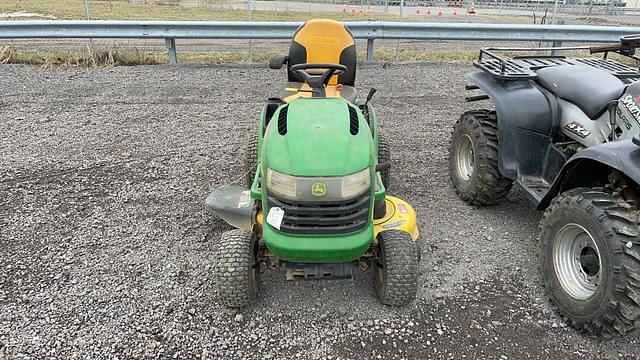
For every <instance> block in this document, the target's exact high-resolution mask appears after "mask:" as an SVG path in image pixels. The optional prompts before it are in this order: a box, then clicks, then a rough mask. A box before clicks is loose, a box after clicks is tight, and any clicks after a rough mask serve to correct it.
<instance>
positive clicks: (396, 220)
mask: <svg viewBox="0 0 640 360" xmlns="http://www.w3.org/2000/svg"><path fill="white" fill-rule="evenodd" d="M385 203H386V205H387V213H386V215H385V216H384V217H383V218H382V219H376V220H373V225H374V226H373V236H374V238H375V237H377V236H378V234H379V233H381V232H383V231H385V230H401V231H404V232H406V233H408V234H409V235H411V238H412V239H413V240H418V237H419V236H420V230H418V225H417V221H416V212H415V210H413V207H411V205H409V203H408V202H406V201H404V200H402V199H399V198H397V197H395V196H390V195H387V196H386V197H385Z"/></svg>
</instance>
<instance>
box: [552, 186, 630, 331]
mask: <svg viewBox="0 0 640 360" xmlns="http://www.w3.org/2000/svg"><path fill="white" fill-rule="evenodd" d="M574 230H577V231H574ZM639 233H640V229H639V226H638V210H637V209H636V208H635V207H633V206H632V205H630V204H629V203H627V202H626V201H625V200H624V199H623V198H622V197H621V196H620V195H618V194H616V193H612V192H610V191H608V190H606V189H604V188H592V189H588V188H580V189H573V190H570V191H567V192H565V193H562V194H560V195H559V196H557V197H556V198H555V199H554V200H553V201H552V202H551V204H550V205H549V207H548V208H547V210H546V211H545V213H544V216H543V217H542V220H541V222H540V243H539V246H540V272H541V274H542V277H543V279H544V283H545V285H546V291H547V295H548V296H549V298H550V300H551V301H552V303H553V304H554V305H555V306H556V307H557V308H558V311H559V313H560V314H561V315H562V316H563V317H564V318H565V319H566V320H567V322H568V323H569V324H570V325H571V326H573V327H575V328H577V329H580V330H586V331H588V332H591V333H594V334H605V335H610V334H616V333H617V334H621V335H624V334H626V333H628V332H630V331H632V330H634V329H635V328H636V327H637V326H638V323H639V320H640V240H639V239H638V234H639ZM572 239H573V240H572ZM567 241H569V243H575V244H577V247H575V248H573V249H577V250H574V252H577V253H578V254H579V255H574V256H573V257H571V256H569V255H570V254H571V253H572V251H565V250H563V249H572V248H571V247H563V246H562V244H565V243H566V244H569V243H567ZM587 243H588V244H592V245H590V246H591V247H592V248H595V249H596V250H595V251H592V250H589V249H588V248H583V249H581V247H582V246H585V245H581V244H587ZM586 250H589V251H586ZM565 254H566V255H565ZM583 254H584V255H586V256H591V257H587V258H586V260H587V261H586V262H584V263H583ZM567 256H568V257H567ZM590 259H593V261H591V260H590ZM565 260H566V261H565ZM598 260H599V261H598ZM571 261H575V262H574V264H575V265H572V263H571ZM594 261H595V262H594ZM594 265H597V266H594ZM567 269H569V270H567ZM576 269H577V272H576ZM572 274H578V276H572ZM576 279H577V280H576ZM585 279H587V280H585ZM589 279H595V280H594V281H588V280H589ZM585 281H586V282H585ZM581 284H582V285H581ZM584 284H586V285H587V286H585V285H584ZM584 289H587V291H586V292H584ZM581 291H582V292H581Z"/></svg>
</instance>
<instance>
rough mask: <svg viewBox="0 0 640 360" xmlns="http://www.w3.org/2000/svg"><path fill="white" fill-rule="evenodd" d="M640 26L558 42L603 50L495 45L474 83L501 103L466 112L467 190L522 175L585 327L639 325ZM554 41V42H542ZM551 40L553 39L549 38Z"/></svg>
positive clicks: (574, 319)
mask: <svg viewBox="0 0 640 360" xmlns="http://www.w3.org/2000/svg"><path fill="white" fill-rule="evenodd" d="M639 46H640V36H629V37H623V38H621V41H620V43H619V44H616V45H607V46H597V47H571V48H554V49H553V50H556V51H562V50H572V51H576V50H578V49H582V50H588V51H590V52H591V53H592V54H593V53H603V54H604V56H603V57H602V58H599V57H587V58H571V57H565V56H518V57H505V56H500V55H499V54H500V53H501V52H504V51H509V52H513V51H518V52H519V51H534V50H535V51H539V50H541V49H540V48H536V49H523V48H487V49H482V50H481V51H480V57H479V59H478V60H477V61H475V62H474V66H475V67H477V68H478V69H479V70H478V71H474V72H472V73H470V74H467V76H466V79H467V80H468V81H469V82H470V83H471V84H470V85H467V87H466V88H467V90H479V91H481V92H482V93H481V94H479V95H473V96H468V97H467V98H466V101H469V102H473V101H481V100H490V101H491V102H492V103H493V107H494V108H495V110H484V109H482V110H474V111H468V112H466V113H464V114H463V115H462V116H461V117H460V119H459V120H458V121H457V122H456V124H455V126H454V128H453V135H452V139H451V146H450V157H449V171H450V175H451V179H452V181H453V184H454V185H455V188H456V190H457V192H458V194H459V195H460V197H461V198H462V199H463V200H464V201H466V202H468V203H470V204H476V205H490V204H494V203H496V202H498V201H499V200H501V199H503V198H504V197H505V196H506V195H507V193H508V192H509V190H510V189H511V187H512V184H513V183H514V182H515V183H516V184H518V185H519V186H520V187H521V188H522V189H523V190H524V192H525V193H527V194H528V195H529V197H530V199H531V200H532V201H533V203H534V204H535V205H536V206H537V208H538V209H546V210H545V212H544V216H543V217H542V220H541V223H540V240H539V242H540V244H539V246H540V247H539V249H540V269H541V273H542V276H543V278H544V282H545V284H546V289H547V292H548V295H549V297H550V299H551V300H552V302H553V303H554V304H555V305H556V306H557V308H558V310H559V312H560V313H561V315H562V316H563V317H565V318H566V319H567V320H568V322H569V323H570V324H571V325H572V326H574V327H575V328H578V329H584V330H587V331H589V332H592V333H596V334H602V333H604V334H611V333H618V334H626V333H628V332H630V331H632V330H634V329H636V328H637V327H638V326H639V325H640V321H639V320H640V237H639V234H640V224H639V222H638V220H639V214H640V213H639V211H638V206H639V205H640V185H639V184H640V82H638V81H637V80H638V79H640V72H639V71H638V69H636V68H632V67H630V66H627V65H625V64H623V63H620V62H616V61H613V60H611V59H608V58H607V55H608V54H609V53H610V52H613V53H617V54H620V55H623V56H625V57H627V58H629V59H632V60H635V61H636V64H638V61H640V58H638V57H636V56H635V50H636V48H637V47H639ZM543 50H545V49H543ZM546 50H550V49H546Z"/></svg>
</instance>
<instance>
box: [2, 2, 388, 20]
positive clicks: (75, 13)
mask: <svg viewBox="0 0 640 360" xmlns="http://www.w3.org/2000/svg"><path fill="white" fill-rule="evenodd" d="M15 11H26V12H33V13H37V14H41V15H44V16H51V17H54V18H56V19H84V13H83V0H0V13H2V12H9V13H10V12H15ZM89 14H90V17H91V19H113V20H224V21H227V20H228V21H244V20H247V12H246V10H234V9H228V8H222V7H218V8H194V7H184V6H170V5H144V4H129V3H128V2H125V1H108V0H107V1H96V0H91V1H90V6H89ZM314 18H328V19H335V20H367V19H372V20H383V19H395V18H396V17H394V16H391V15H388V14H379V13H371V14H368V15H367V14H359V13H356V15H351V14H349V13H342V12H298V11H278V12H275V11H254V12H253V16H252V19H253V20H255V21H304V20H309V19H314Z"/></svg>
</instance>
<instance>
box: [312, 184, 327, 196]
mask: <svg viewBox="0 0 640 360" xmlns="http://www.w3.org/2000/svg"><path fill="white" fill-rule="evenodd" d="M311 193H312V194H313V195H314V196H324V194H326V193H327V186H326V185H325V184H323V183H314V184H313V185H311Z"/></svg>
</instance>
